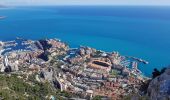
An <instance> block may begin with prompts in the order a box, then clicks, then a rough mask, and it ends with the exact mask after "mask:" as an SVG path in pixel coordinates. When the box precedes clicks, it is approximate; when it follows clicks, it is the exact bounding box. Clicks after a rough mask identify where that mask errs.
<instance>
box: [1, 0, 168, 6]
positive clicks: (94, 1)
mask: <svg viewBox="0 0 170 100" xmlns="http://www.w3.org/2000/svg"><path fill="white" fill-rule="evenodd" d="M0 4H3V5H170V0H0Z"/></svg>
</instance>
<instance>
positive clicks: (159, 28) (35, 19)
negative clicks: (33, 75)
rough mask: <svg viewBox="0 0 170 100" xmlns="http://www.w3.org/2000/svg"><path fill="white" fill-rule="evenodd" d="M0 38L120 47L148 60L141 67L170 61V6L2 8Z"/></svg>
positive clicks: (148, 68) (150, 67)
mask: <svg viewBox="0 0 170 100" xmlns="http://www.w3.org/2000/svg"><path fill="white" fill-rule="evenodd" d="M0 15H3V16H7V18H6V19H1V20H0V40H11V39H15V38H16V37H23V38H27V39H42V38H59V39H61V40H63V41H65V42H67V43H69V44H70V46H71V47H78V46H79V45H86V46H91V47H95V48H97V49H101V50H105V51H119V52H120V53H121V54H122V55H129V56H136V57H139V58H142V59H145V60H147V61H149V62H150V64H149V65H147V66H146V65H140V69H141V70H142V71H143V72H144V73H145V74H146V75H150V74H151V71H152V70H153V68H155V67H157V68H161V67H163V66H167V65H169V64H170V52H169V51H170V7H118V6H117V7H104V6H103V7H101V6H100V7H99V6H98V7H92V6H83V7H80V6H72V7H71V6H65V7H64V6H60V7H16V8H8V9H0Z"/></svg>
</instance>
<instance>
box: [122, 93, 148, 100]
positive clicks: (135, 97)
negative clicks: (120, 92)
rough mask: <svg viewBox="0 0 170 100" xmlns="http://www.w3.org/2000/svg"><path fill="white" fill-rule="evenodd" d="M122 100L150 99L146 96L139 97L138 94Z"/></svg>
mask: <svg viewBox="0 0 170 100" xmlns="http://www.w3.org/2000/svg"><path fill="white" fill-rule="evenodd" d="M122 100H149V97H148V96H146V95H144V96H139V95H138V94H135V93H134V94H129V95H127V96H124V97H123V99H122Z"/></svg>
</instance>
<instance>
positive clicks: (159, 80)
mask: <svg viewBox="0 0 170 100" xmlns="http://www.w3.org/2000/svg"><path fill="white" fill-rule="evenodd" d="M148 96H149V97H150V100H170V68H168V69H166V71H165V72H164V73H163V74H161V75H160V76H158V77H156V78H155V79H153V80H152V81H151V82H150V84H149V87H148Z"/></svg>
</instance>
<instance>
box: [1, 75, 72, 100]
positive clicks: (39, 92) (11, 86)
mask: <svg viewBox="0 0 170 100" xmlns="http://www.w3.org/2000/svg"><path fill="white" fill-rule="evenodd" d="M34 79H35V77H34V76H32V75H31V76H29V77H28V81H24V80H23V79H22V78H19V77H18V75H15V74H13V75H0V80H1V81H0V98H2V99H4V100H48V99H49V97H50V96H51V95H53V96H54V97H55V98H57V100H62V99H61V96H64V97H71V94H69V93H67V92H60V91H59V90H56V89H54V88H53V87H52V86H51V85H50V83H48V82H46V83H39V82H36V80H34Z"/></svg>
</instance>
